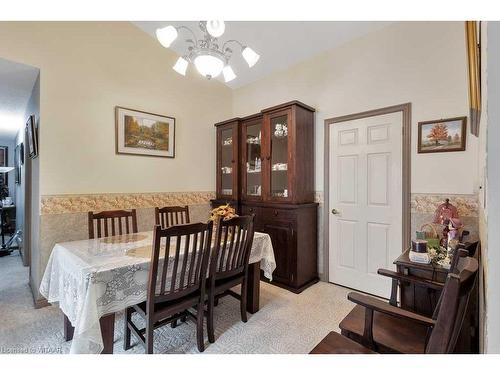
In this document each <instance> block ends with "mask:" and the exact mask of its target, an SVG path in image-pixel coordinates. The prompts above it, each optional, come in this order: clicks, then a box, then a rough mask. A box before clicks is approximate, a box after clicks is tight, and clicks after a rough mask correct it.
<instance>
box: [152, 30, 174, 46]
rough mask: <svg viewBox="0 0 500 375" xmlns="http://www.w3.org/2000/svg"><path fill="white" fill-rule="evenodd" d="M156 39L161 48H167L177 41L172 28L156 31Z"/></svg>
mask: <svg viewBox="0 0 500 375" xmlns="http://www.w3.org/2000/svg"><path fill="white" fill-rule="evenodd" d="M156 38H157V39H158V41H159V42H160V44H161V45H162V46H163V47H165V48H169V47H170V45H171V44H172V42H173V41H174V40H175V39H177V30H176V28H175V27H173V26H166V27H162V28H160V29H156Z"/></svg>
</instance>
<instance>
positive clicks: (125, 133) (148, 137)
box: [115, 107, 175, 158]
mask: <svg viewBox="0 0 500 375" xmlns="http://www.w3.org/2000/svg"><path fill="white" fill-rule="evenodd" d="M115 121H116V153H117V154H130V155H145V156H158V157H164V158H174V157H175V118H173V117H169V116H164V115H158V114H155V113H149V112H143V111H137V110H133V109H129V108H123V107H116V108H115Z"/></svg>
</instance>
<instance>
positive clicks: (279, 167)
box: [269, 113, 290, 200]
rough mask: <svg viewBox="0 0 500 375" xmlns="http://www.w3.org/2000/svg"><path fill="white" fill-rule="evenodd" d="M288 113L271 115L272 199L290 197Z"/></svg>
mask: <svg viewBox="0 0 500 375" xmlns="http://www.w3.org/2000/svg"><path fill="white" fill-rule="evenodd" d="M288 121H289V116H288V114H287V113H284V114H280V115H276V116H272V117H270V124H269V125H270V128H269V131H270V139H271V150H270V151H271V154H270V155H271V160H270V165H269V168H270V174H271V190H270V195H271V199H285V200H286V199H287V198H288V197H289V194H290V191H289V185H288V161H289V160H288V126H289V123H288Z"/></svg>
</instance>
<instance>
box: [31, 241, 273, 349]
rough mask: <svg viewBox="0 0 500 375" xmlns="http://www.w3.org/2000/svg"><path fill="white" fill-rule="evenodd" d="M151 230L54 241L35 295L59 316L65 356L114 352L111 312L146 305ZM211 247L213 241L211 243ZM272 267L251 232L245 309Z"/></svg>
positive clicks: (266, 249) (253, 303)
mask: <svg viewBox="0 0 500 375" xmlns="http://www.w3.org/2000/svg"><path fill="white" fill-rule="evenodd" d="M152 243H153V232H152V231H150V232H140V233H133V234H124V235H118V236H111V237H104V238H97V239H88V240H79V241H70V242H64V243H57V244H56V245H55V246H54V248H53V250H52V253H51V255H50V257H49V260H48V263H47V267H46V269H45V272H44V275H43V278H42V282H41V284H40V293H41V294H42V295H43V296H44V297H45V298H46V299H47V301H48V302H49V303H51V304H57V305H58V306H59V308H60V309H61V310H62V312H63V314H64V336H65V339H66V341H69V340H72V342H71V348H70V353H94V354H97V353H103V354H105V353H106V354H110V353H113V343H114V325H115V314H116V313H117V312H121V311H124V310H125V308H126V307H129V306H133V305H135V304H138V303H141V302H144V301H146V298H147V286H148V285H147V284H148V277H149V267H150V263H151V251H152V250H151V249H152ZM212 247H213V242H212ZM275 268H276V261H275V258H274V252H273V246H272V242H271V238H270V237H269V235H268V234H266V233H260V232H255V234H254V238H253V242H252V248H251V252H250V261H249V271H248V277H249V279H248V287H247V288H248V289H247V310H248V312H250V313H252V314H253V313H256V312H257V311H258V310H259V295H260V274H261V270H262V273H263V274H264V276H265V277H266V278H267V279H272V274H273V271H274V270H275Z"/></svg>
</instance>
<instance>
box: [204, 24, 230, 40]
mask: <svg viewBox="0 0 500 375" xmlns="http://www.w3.org/2000/svg"><path fill="white" fill-rule="evenodd" d="M224 30H226V25H225V24H224V21H207V31H208V33H209V34H210V35H212V36H213V37H214V38H218V37H220V36H222V34H224Z"/></svg>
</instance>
